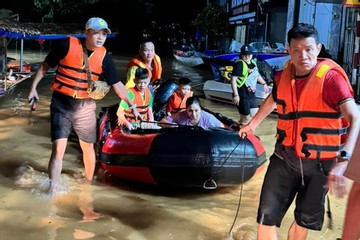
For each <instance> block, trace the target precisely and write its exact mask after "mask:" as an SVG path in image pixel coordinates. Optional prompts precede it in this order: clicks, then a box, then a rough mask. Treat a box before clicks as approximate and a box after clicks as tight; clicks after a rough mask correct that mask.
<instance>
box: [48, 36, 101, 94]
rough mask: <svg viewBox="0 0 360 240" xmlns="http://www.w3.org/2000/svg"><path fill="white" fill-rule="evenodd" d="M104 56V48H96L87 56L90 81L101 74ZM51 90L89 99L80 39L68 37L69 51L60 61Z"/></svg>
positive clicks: (96, 78)
mask: <svg viewBox="0 0 360 240" xmlns="http://www.w3.org/2000/svg"><path fill="white" fill-rule="evenodd" d="M105 54H106V49H105V48H104V47H100V48H97V49H96V50H95V51H94V52H93V53H92V54H91V55H90V56H89V58H88V59H89V67H90V70H91V79H92V80H93V81H97V80H98V79H99V76H100V74H101V73H102V62H103V59H104V57H105ZM51 87H52V89H53V90H54V91H58V92H60V93H62V94H65V95H67V96H70V97H73V98H78V99H82V98H89V96H88V93H87V87H88V81H87V75H86V71H85V66H84V63H83V47H82V44H81V42H80V39H78V38H75V37H71V36H70V37H69V51H68V53H67V54H66V56H65V57H64V58H63V59H61V60H60V62H59V65H58V68H57V70H56V76H55V80H54V81H53V83H52V86H51Z"/></svg>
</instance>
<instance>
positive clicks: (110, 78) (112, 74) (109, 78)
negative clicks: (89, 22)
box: [45, 38, 120, 86]
mask: <svg viewBox="0 0 360 240" xmlns="http://www.w3.org/2000/svg"><path fill="white" fill-rule="evenodd" d="M69 43H70V40H69V38H66V39H61V40H58V41H54V47H53V48H52V49H51V51H50V52H49V54H48V55H47V56H46V58H45V62H47V63H48V64H49V66H50V67H52V68H54V67H56V66H57V65H58V64H59V62H60V60H61V59H63V58H64V57H65V56H66V55H67V53H68V51H69ZM91 53H92V51H89V50H88V55H89V56H90V55H91ZM102 69H103V73H102V76H101V77H100V79H105V80H106V82H107V83H108V84H109V85H110V86H111V85H113V84H116V83H118V82H119V81H120V79H119V77H118V74H117V72H116V69H115V65H114V62H113V59H112V56H111V54H109V53H108V52H106V55H105V57H104V59H103V63H102Z"/></svg>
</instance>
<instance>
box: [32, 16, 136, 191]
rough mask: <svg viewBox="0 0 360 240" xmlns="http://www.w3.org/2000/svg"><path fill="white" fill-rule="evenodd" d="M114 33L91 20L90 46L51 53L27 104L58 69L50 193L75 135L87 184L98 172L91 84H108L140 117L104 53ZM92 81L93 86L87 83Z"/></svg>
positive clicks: (72, 44)
mask: <svg viewBox="0 0 360 240" xmlns="http://www.w3.org/2000/svg"><path fill="white" fill-rule="evenodd" d="M109 33H111V31H110V29H109V27H108V24H107V22H106V21H105V20H104V19H102V18H99V17H93V18H90V19H89V20H88V21H87V23H86V25H85V40H80V39H78V38H75V37H72V36H69V37H68V38H66V39H65V40H64V41H61V42H59V44H58V45H56V46H54V48H53V49H52V50H51V51H50V52H49V54H48V55H47V56H46V58H45V60H44V62H43V63H42V65H41V66H40V67H39V69H38V70H37V72H36V74H35V77H34V80H33V83H32V85H31V88H30V93H29V96H28V99H29V100H31V99H37V100H39V99H40V98H39V95H38V92H37V90H36V87H37V85H38V83H39V82H40V80H41V79H42V78H43V77H44V76H45V73H46V72H47V71H48V69H49V68H50V67H52V68H54V67H57V70H56V75H55V79H54V81H53V82H52V86H51V87H52V90H53V94H52V99H51V105H50V112H51V141H52V153H51V157H50V161H49V167H48V170H49V177H50V189H51V190H52V191H53V190H55V189H56V186H57V185H58V184H59V181H60V174H61V169H62V163H63V157H64V153H65V149H66V146H67V141H68V137H69V135H70V133H71V131H72V130H74V131H75V133H76V134H77V136H78V137H79V143H80V147H81V150H82V153H83V162H84V167H85V178H86V179H87V180H89V181H91V180H92V179H93V176H94V171H95V162H96V159H95V151H94V143H95V142H96V140H97V139H96V112H95V110H96V104H95V101H94V100H93V99H92V98H91V97H90V96H89V91H88V89H89V86H91V85H89V83H94V82H97V81H100V80H104V79H105V80H106V82H107V84H108V85H110V86H113V88H114V90H115V92H116V94H117V95H118V96H119V97H120V98H121V99H123V100H124V101H125V102H126V103H127V104H128V105H129V106H130V109H132V110H133V113H134V115H135V117H139V116H140V115H139V113H138V112H137V110H136V105H134V104H133V102H132V101H131V100H130V98H129V95H128V94H127V91H126V88H125V86H124V85H123V84H122V82H121V81H120V78H119V77H118V74H117V72H116V69H115V65H114V62H113V60H112V58H111V55H109V54H108V52H107V51H106V49H105V48H104V47H103V45H104V43H105V41H106V38H107V34H109ZM90 78H91V79H92V81H91V80H90V81H88V79H90Z"/></svg>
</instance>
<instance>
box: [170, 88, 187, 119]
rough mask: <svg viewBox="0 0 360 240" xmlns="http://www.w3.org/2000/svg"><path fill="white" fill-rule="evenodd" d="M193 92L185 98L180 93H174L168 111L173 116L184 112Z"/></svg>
mask: <svg viewBox="0 0 360 240" xmlns="http://www.w3.org/2000/svg"><path fill="white" fill-rule="evenodd" d="M192 95H193V91H190V92H189V93H188V94H187V95H186V96H185V97H184V98H181V97H180V95H179V93H178V92H177V91H176V92H174V93H173V95H172V97H171V100H170V101H169V104H168V106H167V109H166V111H167V112H170V113H171V114H174V113H177V112H180V111H183V110H185V109H186V100H187V99H188V98H189V97H192Z"/></svg>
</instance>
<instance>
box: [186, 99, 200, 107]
mask: <svg viewBox="0 0 360 240" xmlns="http://www.w3.org/2000/svg"><path fill="white" fill-rule="evenodd" d="M193 104H199V106H200V108H201V104H200V99H199V98H197V97H189V98H188V99H187V100H186V103H185V106H186V108H188V107H189V106H190V105H193Z"/></svg>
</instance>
